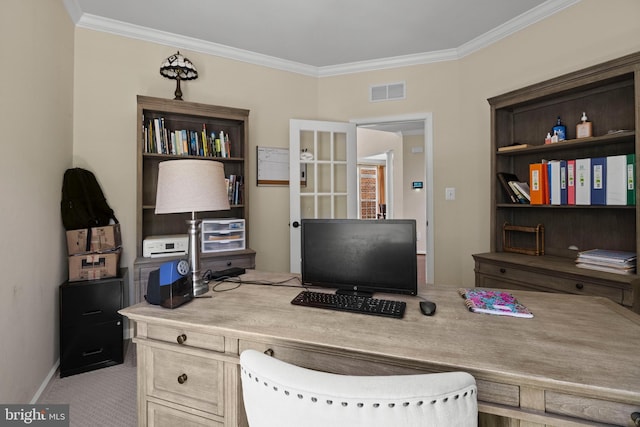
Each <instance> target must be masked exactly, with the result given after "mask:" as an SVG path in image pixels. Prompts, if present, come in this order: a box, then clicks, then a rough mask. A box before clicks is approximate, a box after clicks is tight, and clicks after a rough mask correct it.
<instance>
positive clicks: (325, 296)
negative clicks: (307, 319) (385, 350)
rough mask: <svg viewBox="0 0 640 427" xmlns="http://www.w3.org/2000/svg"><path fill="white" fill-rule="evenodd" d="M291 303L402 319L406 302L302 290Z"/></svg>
mask: <svg viewBox="0 0 640 427" xmlns="http://www.w3.org/2000/svg"><path fill="white" fill-rule="evenodd" d="M291 304H294V305H303V306H306V307H317V308H326V309H329V310H339V311H351V312H353V313H363V314H372V315H375V316H386V317H395V318H397V319H402V316H404V310H405V308H406V307H407V303H405V302H404V301H393V300H385V299H376V298H370V297H363V296H358V295H345V294H333V293H331V294H330V293H324V292H313V291H302V292H300V294H298V296H296V297H295V298H294V299H293V300H292V301H291Z"/></svg>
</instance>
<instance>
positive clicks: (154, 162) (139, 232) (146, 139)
mask: <svg viewBox="0 0 640 427" xmlns="http://www.w3.org/2000/svg"><path fill="white" fill-rule="evenodd" d="M156 121H157V122H158V124H157V125H156ZM137 123H138V128H137V150H136V151H137V157H138V161H137V165H138V167H137V170H138V172H137V207H136V216H137V218H136V256H137V258H136V261H135V268H134V280H135V284H136V285H135V286H136V292H135V295H136V298H137V301H135V302H139V300H141V298H142V296H143V295H144V292H145V291H146V282H147V279H148V274H149V271H151V270H153V269H155V268H158V266H159V265H160V264H161V263H162V262H164V261H166V260H167V259H170V258H143V257H142V254H143V251H142V245H143V241H144V239H145V238H147V237H150V236H162V235H171V234H186V233H187V225H186V220H188V219H190V214H188V213H184V214H162V215H156V214H155V200H156V187H157V183H158V165H159V164H160V162H163V161H166V160H175V159H201V160H209V161H217V162H221V163H222V164H223V165H224V171H225V176H226V177H227V178H229V179H230V182H231V183H232V188H230V193H229V194H230V205H231V209H230V210H229V211H215V212H199V213H198V218H200V219H219V218H235V219H244V220H245V227H244V238H245V242H248V239H249V218H248V213H249V209H248V207H249V194H248V192H247V191H246V189H245V184H244V179H245V178H246V177H247V176H248V164H249V163H248V159H247V155H248V149H247V147H248V139H249V110H245V109H240V108H231V107H223V106H216V105H208V104H201V103H195V102H186V101H178V100H171V99H162V98H153V97H148V96H141V95H139V96H138V97H137ZM178 131H180V133H182V134H184V135H186V140H185V142H184V143H186V145H185V146H184V147H185V150H180V149H177V148H176V140H175V139H172V136H171V135H172V134H173V135H174V136H175V135H176V134H177V132H178ZM183 131H184V132H183ZM203 131H204V132H203ZM220 132H222V133H223V134H224V135H225V142H227V146H226V148H225V149H218V150H216V149H215V147H216V141H215V139H216V138H219V135H220ZM212 133H213V137H212ZM225 142H222V141H221V143H223V144H224V143H225ZM205 146H206V147H205ZM185 185H206V183H185ZM232 266H234V267H243V268H255V252H254V251H253V250H251V249H249V248H248V247H245V248H244V249H242V250H238V251H226V252H218V253H203V254H201V270H202V271H203V272H206V270H208V269H210V270H214V271H215V270H222V269H225V268H229V267H232Z"/></svg>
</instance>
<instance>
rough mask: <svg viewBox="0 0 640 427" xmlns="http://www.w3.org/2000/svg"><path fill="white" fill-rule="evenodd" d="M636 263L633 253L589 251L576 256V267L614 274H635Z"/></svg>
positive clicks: (602, 250) (603, 250) (605, 250)
mask: <svg viewBox="0 0 640 427" xmlns="http://www.w3.org/2000/svg"><path fill="white" fill-rule="evenodd" d="M636 261H637V256H636V253H635V252H626V251H615V250H607V249H591V250H588V251H582V252H580V253H579V254H578V256H577V258H576V266H578V267H580V268H586V269H590V270H599V271H606V272H609V273H616V274H635V272H636Z"/></svg>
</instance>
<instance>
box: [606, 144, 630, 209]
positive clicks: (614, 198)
mask: <svg viewBox="0 0 640 427" xmlns="http://www.w3.org/2000/svg"><path fill="white" fill-rule="evenodd" d="M606 160H607V167H606V175H607V177H606V179H605V181H606V184H607V193H606V204H607V205H622V206H624V205H626V204H627V156H626V155H625V154H622V155H619V156H609V157H607V158H606Z"/></svg>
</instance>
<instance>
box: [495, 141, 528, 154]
mask: <svg viewBox="0 0 640 427" xmlns="http://www.w3.org/2000/svg"><path fill="white" fill-rule="evenodd" d="M528 146H529V144H518V143H513V144H510V145H505V146H504V147H498V151H499V152H503V151H511V150H520V149H522V148H527V147H528Z"/></svg>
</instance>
